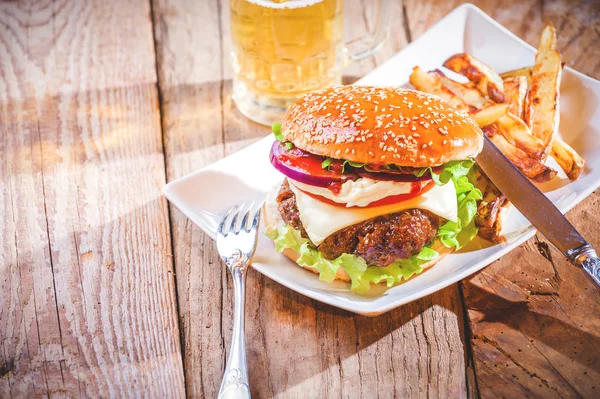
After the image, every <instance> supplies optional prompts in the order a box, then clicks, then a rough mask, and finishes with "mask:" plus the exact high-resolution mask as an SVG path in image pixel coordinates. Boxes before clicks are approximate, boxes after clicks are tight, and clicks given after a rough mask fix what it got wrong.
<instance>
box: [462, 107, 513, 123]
mask: <svg viewBox="0 0 600 399" xmlns="http://www.w3.org/2000/svg"><path fill="white" fill-rule="evenodd" d="M507 112H508V104H492V105H489V106H487V107H485V108H482V109H480V110H478V111H476V112H474V113H472V114H471V117H472V118H473V120H474V121H475V122H477V124H478V125H479V126H480V127H484V126H487V125H491V124H492V123H494V122H496V121H497V120H498V119H500V118H502V117H503V116H504V115H506V113H507Z"/></svg>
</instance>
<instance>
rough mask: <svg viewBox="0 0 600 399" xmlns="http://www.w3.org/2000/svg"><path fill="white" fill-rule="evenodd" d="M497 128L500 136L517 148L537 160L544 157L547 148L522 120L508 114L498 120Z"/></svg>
mask: <svg viewBox="0 0 600 399" xmlns="http://www.w3.org/2000/svg"><path fill="white" fill-rule="evenodd" d="M503 105H507V104H503ZM496 127H497V129H498V131H499V132H500V134H502V135H503V136H504V137H505V138H506V139H507V140H508V142H510V143H511V144H513V145H514V146H516V147H517V148H519V149H521V150H523V151H524V152H526V153H527V154H529V155H531V156H532V157H534V158H536V159H542V158H543V157H544V151H545V150H546V147H545V146H544V144H543V143H542V142H541V140H540V139H538V138H537V137H535V136H533V135H532V134H531V131H530V130H529V127H528V126H527V125H526V124H525V122H523V121H522V120H521V119H520V118H517V117H516V116H514V115H513V114H511V113H508V114H506V115H504V116H502V117H501V118H500V119H498V121H497V122H496Z"/></svg>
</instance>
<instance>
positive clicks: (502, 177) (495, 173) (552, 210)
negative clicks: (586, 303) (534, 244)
mask: <svg viewBox="0 0 600 399" xmlns="http://www.w3.org/2000/svg"><path fill="white" fill-rule="evenodd" d="M484 139H485V140H484V143H483V150H482V151H481V153H480V154H479V155H478V156H477V157H476V158H475V161H476V162H477V164H478V165H479V167H480V168H481V170H483V172H484V173H485V174H486V175H487V176H488V178H489V179H490V180H491V181H492V183H494V184H495V185H496V187H498V189H499V190H500V191H501V192H502V193H503V194H504V195H505V196H506V198H507V199H508V200H509V201H510V202H512V203H513V205H514V206H515V207H516V208H517V209H518V210H519V211H520V212H521V213H522V214H523V216H525V217H526V218H527V219H528V220H529V221H530V222H531V224H532V225H533V226H534V227H535V228H536V229H537V230H538V231H539V232H540V233H542V234H543V235H544V236H545V237H546V238H547V239H548V241H550V242H551V243H552V245H554V246H555V247H556V248H557V249H558V250H559V251H560V252H562V254H563V255H564V256H565V257H566V258H567V259H568V260H569V261H570V262H571V263H572V264H574V265H575V266H579V267H582V268H583V270H584V271H585V272H586V273H587V274H588V276H589V277H591V278H592V280H593V281H594V282H595V283H596V284H597V285H598V287H600V259H599V258H598V256H597V255H596V252H595V251H594V249H593V248H592V246H591V245H590V244H589V243H588V242H587V241H586V240H585V239H584V238H583V237H582V236H581V234H579V232H578V231H577V230H576V229H575V227H573V225H572V224H571V223H570V222H569V221H568V220H567V218H566V217H565V216H564V215H563V214H562V213H561V212H560V210H558V208H557V207H556V206H555V205H554V204H553V203H552V201H550V200H549V199H548V197H546V196H545V195H544V194H543V193H542V192H541V191H540V190H539V189H538V188H537V187H536V186H535V185H534V184H533V183H532V182H531V181H529V179H527V178H526V177H525V176H524V175H523V174H522V173H521V172H520V171H519V170H518V169H517V168H516V167H515V166H514V165H513V164H512V162H510V161H509V160H508V159H507V158H506V157H505V156H504V154H502V152H500V150H498V148H496V146H495V145H494V144H493V143H492V142H491V140H490V139H489V138H488V137H487V136H485V135H484Z"/></svg>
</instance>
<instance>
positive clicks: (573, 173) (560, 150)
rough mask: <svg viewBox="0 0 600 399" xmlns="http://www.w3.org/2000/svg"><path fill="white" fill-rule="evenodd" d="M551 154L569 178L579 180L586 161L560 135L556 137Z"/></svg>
mask: <svg viewBox="0 0 600 399" xmlns="http://www.w3.org/2000/svg"><path fill="white" fill-rule="evenodd" d="M550 155H552V157H553V158H554V159H556V162H557V163H558V164H559V165H560V167H561V168H562V170H564V171H565V173H566V174H567V177H568V178H569V180H577V179H578V178H579V175H580V174H581V171H582V170H583V165H584V164H585V161H584V160H583V158H581V156H579V154H578V153H577V151H575V150H574V149H573V148H571V146H570V145H568V144H567V143H565V142H564V141H562V139H561V138H560V137H556V138H555V139H554V143H552V151H551V152H550Z"/></svg>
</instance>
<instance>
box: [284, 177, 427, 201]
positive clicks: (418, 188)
mask: <svg viewBox="0 0 600 399" xmlns="http://www.w3.org/2000/svg"><path fill="white" fill-rule="evenodd" d="M433 186H435V182H434V181H433V180H431V181H429V182H428V183H427V184H425V185H424V186H423V185H421V183H420V182H413V183H412V187H411V190H410V192H409V193H406V194H398V195H390V196H389V197H385V198H382V199H380V200H377V201H374V202H371V203H370V204H369V205H367V206H360V207H359V206H351V207H350V208H375V207H378V206H385V205H392V204H397V203H399V202H404V201H408V200H410V199H413V198H415V197H417V196H419V195H421V194H425V193H426V192H427V191H429V190H431V189H432V188H433ZM296 188H297V187H296ZM297 189H298V190H300V189H299V188H297ZM300 191H302V192H303V193H304V194H306V195H308V196H309V197H312V198H314V199H316V200H317V201H321V202H325V203H326V204H329V205H334V206H339V207H340V208H348V207H346V204H342V203H339V202H335V201H332V200H330V199H329V198H325V197H322V196H320V195H317V194H313V193H309V192H307V191H304V190H300Z"/></svg>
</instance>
